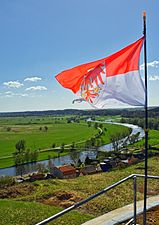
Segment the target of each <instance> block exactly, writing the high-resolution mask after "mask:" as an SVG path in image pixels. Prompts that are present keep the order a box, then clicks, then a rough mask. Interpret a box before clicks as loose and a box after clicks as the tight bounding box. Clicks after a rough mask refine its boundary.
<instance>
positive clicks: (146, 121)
mask: <svg viewBox="0 0 159 225" xmlns="http://www.w3.org/2000/svg"><path fill="white" fill-rule="evenodd" d="M143 35H144V67H145V182H144V212H143V224H144V225H146V206H147V175H148V174H147V172H148V98H147V95H148V94H147V51H146V12H145V11H144V12H143Z"/></svg>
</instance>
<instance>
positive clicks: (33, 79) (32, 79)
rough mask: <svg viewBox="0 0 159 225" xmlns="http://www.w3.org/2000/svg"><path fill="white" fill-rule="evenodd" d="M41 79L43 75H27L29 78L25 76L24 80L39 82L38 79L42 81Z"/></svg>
mask: <svg viewBox="0 0 159 225" xmlns="http://www.w3.org/2000/svg"><path fill="white" fill-rule="evenodd" d="M40 80H42V79H41V77H27V78H25V80H24V81H31V82H37V81H40Z"/></svg>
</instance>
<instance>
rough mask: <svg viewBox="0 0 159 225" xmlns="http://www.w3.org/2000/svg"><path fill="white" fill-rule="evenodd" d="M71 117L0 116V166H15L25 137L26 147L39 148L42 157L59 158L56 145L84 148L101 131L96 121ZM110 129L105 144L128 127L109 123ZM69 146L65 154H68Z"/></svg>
mask: <svg viewBox="0 0 159 225" xmlns="http://www.w3.org/2000/svg"><path fill="white" fill-rule="evenodd" d="M68 118H70V117H67V116H66V117H62V116H61V117H59V116H58V117H52V116H48V117H4V118H0V168H5V167H8V166H12V165H14V162H13V158H12V154H13V152H15V150H16V149H15V145H16V143H17V142H18V141H19V140H21V139H23V140H25V143H26V149H30V150H31V151H35V150H39V152H40V153H39V156H38V160H43V159H48V157H57V156H58V153H57V150H56V149H51V148H52V146H53V145H55V147H59V146H61V145H62V144H63V143H64V144H65V145H70V144H72V142H75V144H76V145H77V146H80V147H84V146H85V141H86V140H88V139H90V138H92V137H94V136H95V135H96V134H97V133H98V132H99V130H98V129H95V128H94V123H92V124H91V126H90V127H89V126H88V124H87V123H86V122H85V121H84V120H80V121H79V123H68V122H67V120H68ZM46 127H47V130H46ZM104 127H106V128H107V132H106V134H105V136H103V143H102V144H107V143H109V142H110V135H111V134H113V133H114V131H115V132H122V131H124V130H128V128H126V127H124V126H118V125H111V124H105V125H103V128H104ZM68 152H69V150H68V148H67V149H65V151H64V152H63V153H61V155H65V154H68Z"/></svg>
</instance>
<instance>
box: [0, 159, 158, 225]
mask: <svg viewBox="0 0 159 225" xmlns="http://www.w3.org/2000/svg"><path fill="white" fill-rule="evenodd" d="M158 159H159V158H158V157H153V158H150V159H149V167H148V174H149V175H158V174H159V167H158ZM132 173H141V174H143V173H144V162H141V163H139V164H136V165H133V166H130V167H127V168H123V169H120V170H119V169H118V170H114V171H111V172H108V173H98V174H94V175H88V176H81V177H79V178H76V179H71V180H66V179H64V180H59V179H51V180H44V181H36V182H34V183H31V184H19V185H16V186H13V187H11V188H9V189H8V188H7V189H6V190H4V189H2V190H1V191H0V196H1V198H2V196H3V197H5V196H6V197H7V198H10V200H12V201H11V205H10V207H11V210H12V213H9V214H6V216H5V215H4V216H3V218H2V221H4V220H6V219H8V220H9V218H10V221H13V220H12V218H17V220H21V223H19V224H24V225H28V223H25V221H26V218H25V217H27V215H28V214H29V212H30V211H29V210H28V212H27V210H24V215H23V217H24V218H22V217H21V215H20V214H19V215H18V214H17V211H16V204H14V201H15V202H17V201H18V202H19V201H20V202H21V201H23V202H24V203H26V205H27V204H28V203H27V202H43V203H45V204H50V205H54V206H55V205H56V206H58V207H60V206H61V207H62V206H65V207H66V206H69V204H70V201H72V199H76V200H77V198H78V199H85V198H86V197H88V196H90V195H92V194H94V193H96V192H98V191H100V190H101V189H103V188H105V187H108V186H110V185H112V184H113V183H115V182H117V181H119V180H121V179H122V178H124V177H126V176H128V175H130V174H132ZM158 182H159V181H158V180H149V181H148V194H149V195H152V194H153V195H154V194H158V193H159V185H158ZM143 185H144V182H143V179H140V178H138V179H137V198H138V200H141V199H143ZM27 189H28V191H27ZM30 190H32V191H30ZM4 192H5V196H4ZM61 192H64V193H65V194H66V196H69V195H71V196H73V197H71V198H67V199H62V200H59V195H60V194H61ZM6 197H5V198H6ZM57 200H59V201H57ZM3 201H4V200H2V201H1V202H3ZM132 202H133V181H132V180H131V181H127V182H125V183H123V184H122V185H120V186H118V187H116V188H114V189H113V190H111V191H109V192H108V193H106V194H103V195H102V196H100V197H98V198H96V199H94V200H92V201H90V202H89V203H88V204H86V205H84V206H82V207H80V209H79V210H80V212H81V213H82V214H86V215H87V214H89V215H90V214H91V215H93V216H94V217H95V216H99V215H101V214H104V213H106V212H109V211H111V210H114V209H116V208H120V207H122V206H124V205H126V204H130V203H132ZM17 204H18V203H17ZM19 204H20V203H19ZM30 204H31V203H30ZM32 204H33V203H32ZM30 206H31V205H30ZM36 206H37V207H38V203H37V205H36ZM33 207H34V208H35V206H34V205H32V206H31V208H33ZM39 207H44V212H45V206H42V205H41V204H40V206H39ZM14 208H15V210H14ZM49 208H50V207H49ZM3 209H4V206H3V205H2V204H1V203H0V211H1V212H2V210H3ZM50 209H51V208H50ZM41 211H42V208H41ZM48 212H49V213H50V211H49V210H48ZM30 213H31V212H30ZM32 213H33V212H32ZM53 213H54V212H53ZM46 215H48V216H49V214H46ZM34 216H35V217H36V218H37V222H38V221H39V220H41V219H43V218H44V217H43V214H40V213H39V212H38V210H37V211H35V214H34ZM6 217H7V218H6ZM30 217H31V218H32V217H33V216H32V214H31V216H30ZM46 217H47V216H46ZM68 218H69V214H67V215H66V217H65V218H64V217H61V219H62V221H63V222H57V221H56V223H55V224H58V225H60V224H68V225H69V224H74V225H75V224H81V222H78V221H79V218H78V217H76V219H77V221H76V219H75V220H74V219H73V222H72V219H69V223H68ZM74 221H75V222H74ZM11 224H16V223H15V221H14V223H11Z"/></svg>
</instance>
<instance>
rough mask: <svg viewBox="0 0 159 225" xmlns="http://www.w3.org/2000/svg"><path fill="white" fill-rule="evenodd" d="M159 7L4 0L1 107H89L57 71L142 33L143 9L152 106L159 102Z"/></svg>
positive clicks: (133, 1) (0, 5)
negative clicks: (58, 77) (78, 99)
mask: <svg viewBox="0 0 159 225" xmlns="http://www.w3.org/2000/svg"><path fill="white" fill-rule="evenodd" d="M158 9H159V1H157V0H156V1H151V0H144V1H143V0H140V1H138V0H129V1H127V0H120V1H118V0H111V1H108V0H67V1H66V0H58V1H57V0H14V1H12V0H1V1H0V30H1V35H0V112H4V111H26V110H48V109H64V108H79V109H88V108H90V106H89V104H87V103H81V104H78V103H77V104H72V100H73V99H75V98H76V96H75V95H74V94H73V93H72V92H71V91H70V90H68V89H64V88H62V87H61V86H60V84H59V83H57V81H56V80H55V75H56V74H58V73H60V72H61V71H62V70H65V69H68V68H71V67H74V66H76V65H79V64H82V63H85V62H89V61H94V60H97V59H100V58H103V57H106V56H108V55H110V54H112V53H113V52H116V51H118V50H120V49H121V48H123V47H124V46H126V45H128V44H130V43H132V42H134V41H135V40H137V39H138V38H140V37H141V36H142V29H143V28H142V16H141V14H142V11H143V10H146V11H147V32H148V37H147V41H148V62H149V64H148V65H149V66H148V69H149V105H159V92H158V88H159V51H158V49H159V29H158V27H159V14H158ZM142 63H143V52H142V54H141V64H142ZM141 73H142V71H141Z"/></svg>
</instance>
